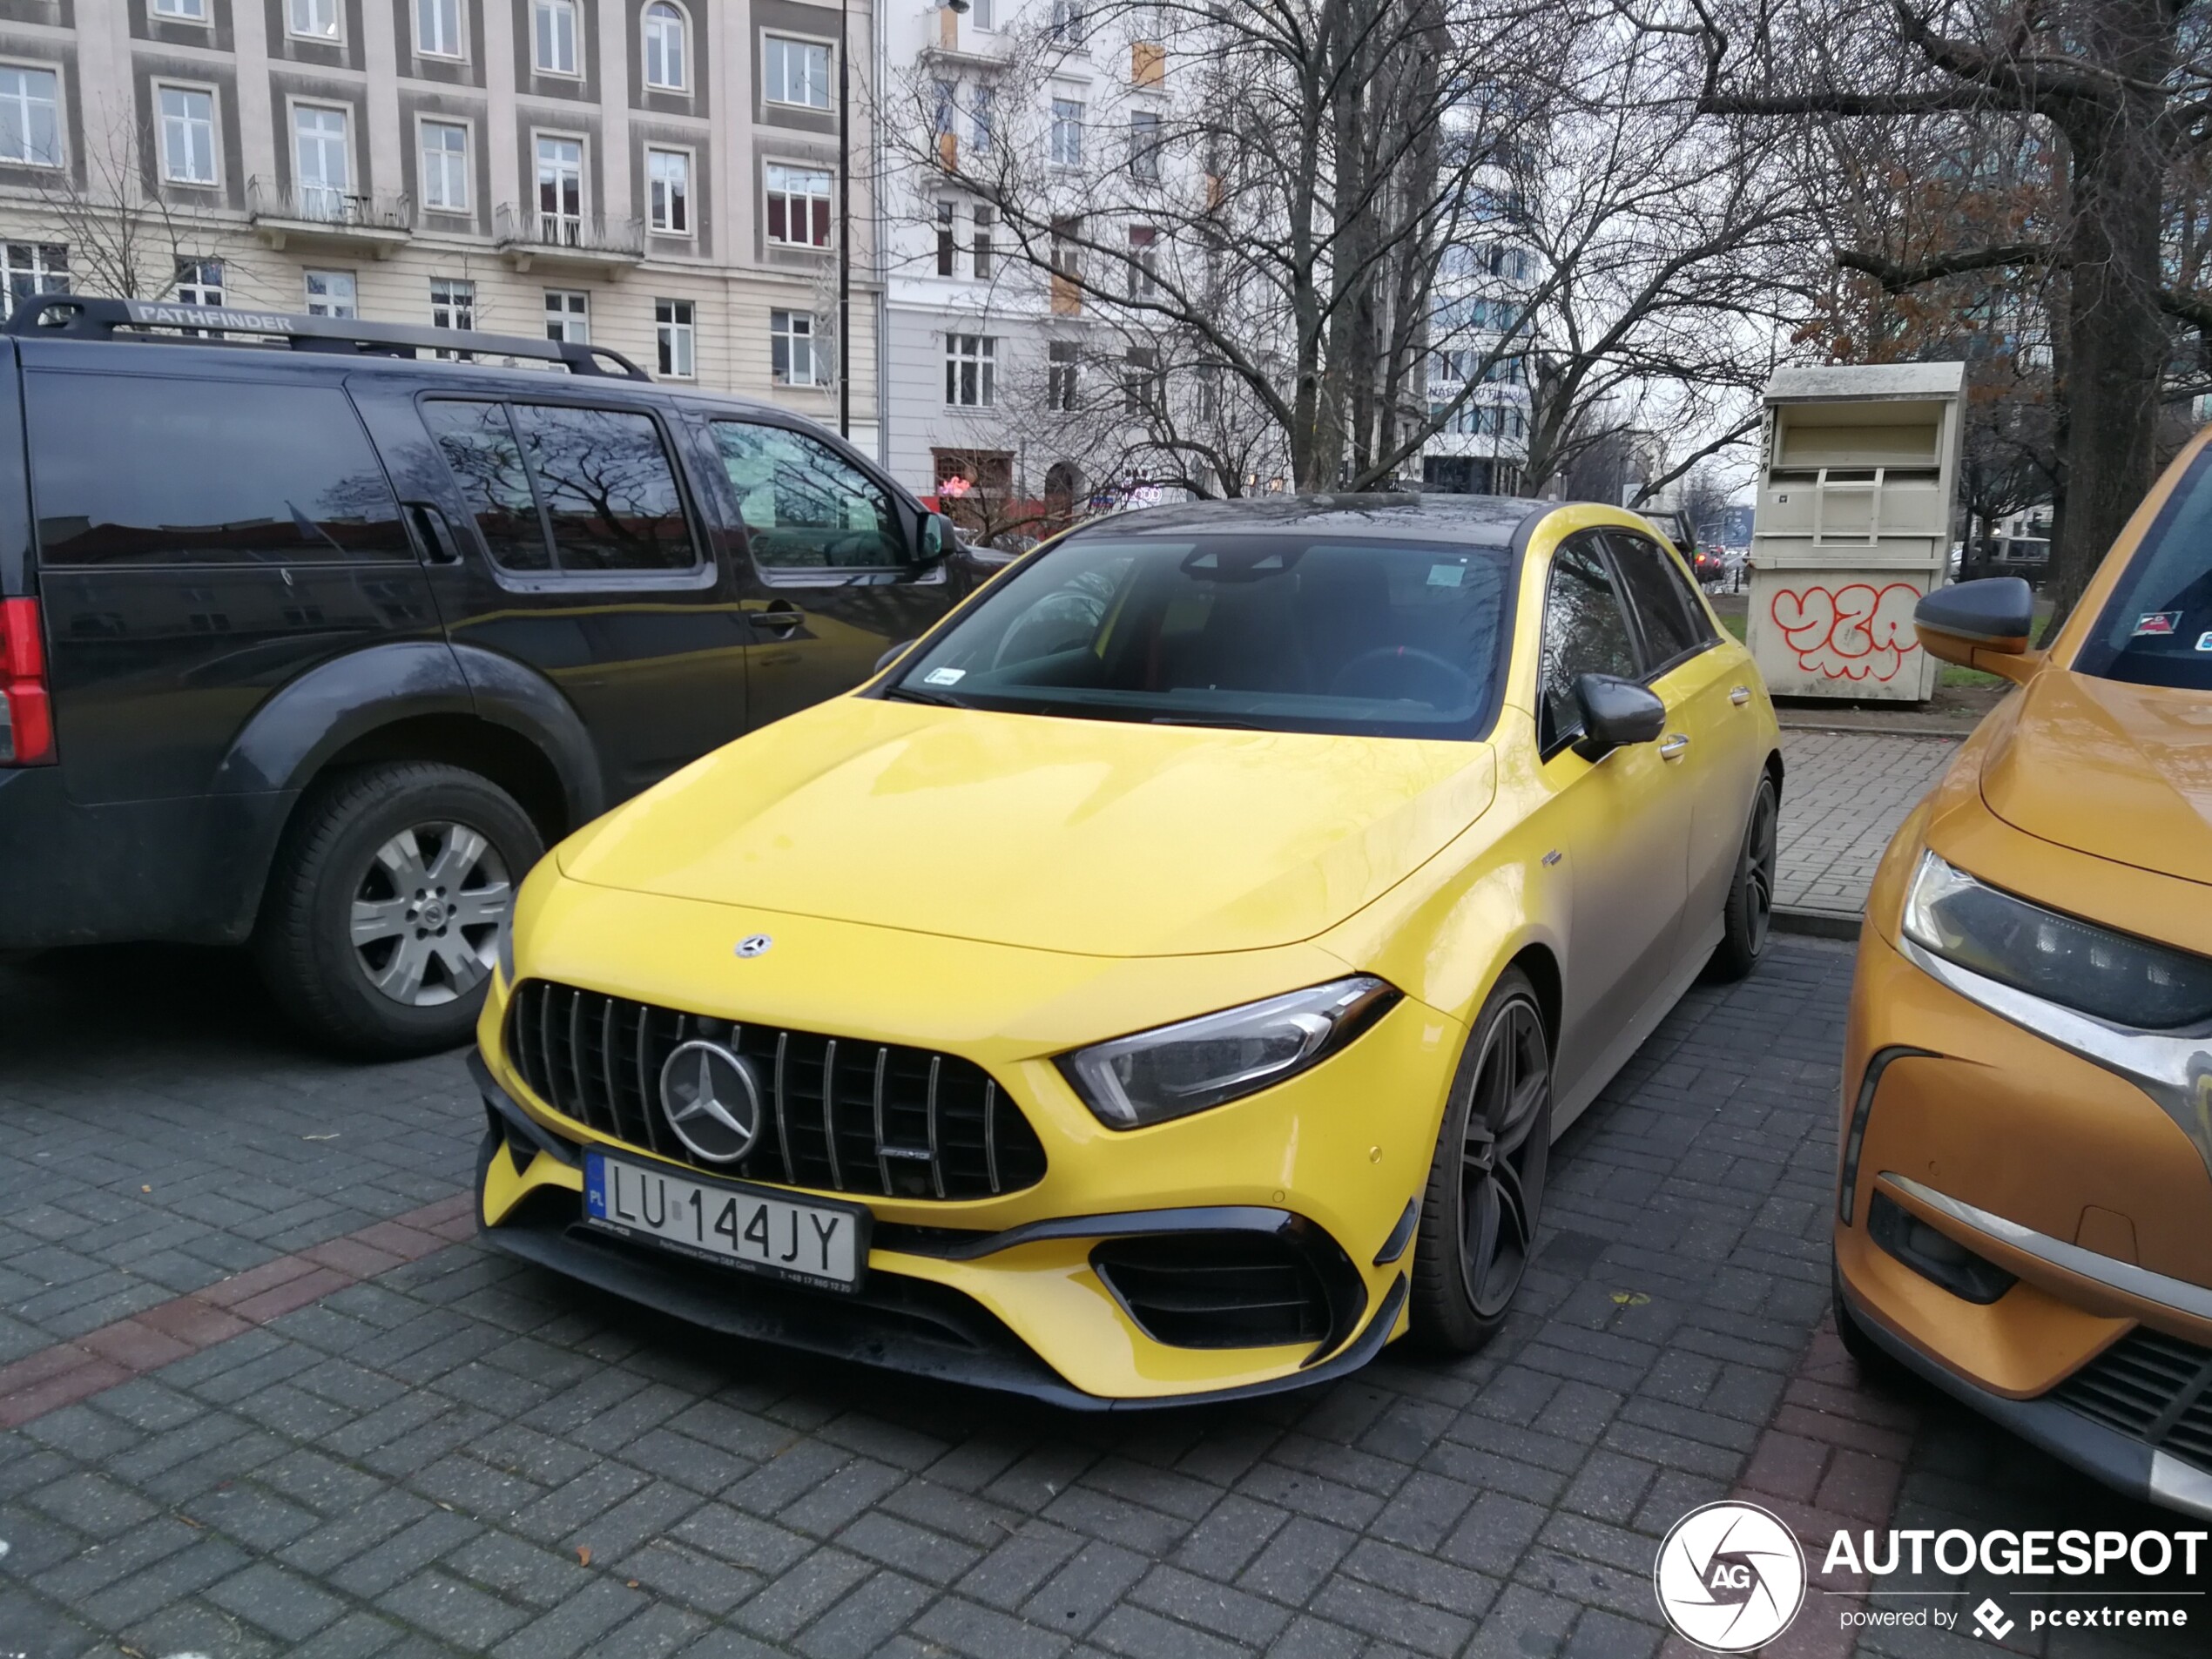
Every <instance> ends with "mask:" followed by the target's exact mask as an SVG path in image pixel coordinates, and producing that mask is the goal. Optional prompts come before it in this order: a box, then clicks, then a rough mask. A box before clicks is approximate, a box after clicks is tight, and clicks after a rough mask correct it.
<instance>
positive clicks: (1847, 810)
mask: <svg viewBox="0 0 2212 1659" xmlns="http://www.w3.org/2000/svg"><path fill="white" fill-rule="evenodd" d="M1958 746H1959V745H1958V743H1957V742H1956V740H1954V739H1952V738H1904V737H1892V736H1889V735H1887V734H1885V733H1863V732H1807V731H1802V730H1794V729H1792V728H1791V727H1788V726H1784V728H1783V732H1782V764H1783V769H1784V779H1783V789H1782V825H1781V832H1782V833H1781V846H1780V849H1779V851H1780V854H1781V864H1782V868H1781V872H1780V880H1778V881H1777V884H1776V888H1775V895H1774V897H1775V902H1776V903H1777V905H1782V906H1786V907H1789V908H1791V909H1793V910H1798V911H1806V912H1811V913H1814V914H1817V915H1822V916H1829V917H1836V918H1854V917H1857V916H1858V914H1860V913H1862V912H1863V911H1864V910H1865V908H1866V889H1867V887H1868V886H1869V885H1870V884H1871V882H1872V881H1873V880H1874V867H1875V866H1876V865H1878V864H1879V863H1880V862H1881V861H1882V851H1883V849H1884V848H1885V847H1886V846H1889V844H1890V837H1891V836H1892V834H1894V833H1896V831H1897V826H1898V825H1899V824H1900V823H1902V822H1903V821H1904V819H1905V814H1906V813H1909V812H1911V811H1912V808H1913V806H1915V805H1917V804H1918V803H1919V799H1920V797H1921V796H1923V795H1925V794H1926V793H1927V792H1928V789H1929V786H1931V785H1932V784H1933V783H1934V782H1935V781H1936V779H1938V778H1939V777H1940V776H1941V775H1942V772H1943V769H1944V767H1945V766H1946V765H1949V764H1950V761H1951V757H1952V752H1954V751H1956V750H1957V748H1958Z"/></svg>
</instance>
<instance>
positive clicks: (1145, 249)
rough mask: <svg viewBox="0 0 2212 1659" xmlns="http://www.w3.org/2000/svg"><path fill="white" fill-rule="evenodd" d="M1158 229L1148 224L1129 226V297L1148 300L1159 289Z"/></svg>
mask: <svg viewBox="0 0 2212 1659" xmlns="http://www.w3.org/2000/svg"><path fill="white" fill-rule="evenodd" d="M1159 241H1160V233H1159V231H1158V230H1157V228H1155V227H1154V226H1150V225H1132V226H1130V227H1129V297H1130V299H1132V300H1150V298H1152V296H1153V295H1154V294H1156V293H1158V292H1159V291H1160V269H1159V265H1158V260H1159V257H1160V253H1159Z"/></svg>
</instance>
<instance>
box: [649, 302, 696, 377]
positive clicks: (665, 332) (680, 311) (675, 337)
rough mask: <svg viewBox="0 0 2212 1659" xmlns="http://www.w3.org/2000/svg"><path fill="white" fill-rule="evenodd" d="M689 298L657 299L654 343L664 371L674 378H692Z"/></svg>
mask: <svg viewBox="0 0 2212 1659" xmlns="http://www.w3.org/2000/svg"><path fill="white" fill-rule="evenodd" d="M691 318H692V312H691V301H690V300H654V301H653V343H654V346H655V348H656V349H657V350H658V353H659V355H660V372H661V373H662V374H665V375H667V376H668V377H669V378H670V379H671V380H679V381H688V380H690V379H691V347H692V345H693V337H694V334H695V330H694V329H693V327H692V322H691Z"/></svg>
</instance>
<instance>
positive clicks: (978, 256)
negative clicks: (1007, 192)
mask: <svg viewBox="0 0 2212 1659" xmlns="http://www.w3.org/2000/svg"><path fill="white" fill-rule="evenodd" d="M997 222H998V219H997V216H996V215H995V214H994V213H993V212H991V210H990V209H989V208H988V207H980V206H979V207H978V208H976V210H975V248H974V252H975V274H976V275H977V276H978V277H988V276H989V275H990V274H991V256H992V254H993V253H995V251H996V250H995V248H994V247H993V246H992V243H991V228H992V226H995V224H997Z"/></svg>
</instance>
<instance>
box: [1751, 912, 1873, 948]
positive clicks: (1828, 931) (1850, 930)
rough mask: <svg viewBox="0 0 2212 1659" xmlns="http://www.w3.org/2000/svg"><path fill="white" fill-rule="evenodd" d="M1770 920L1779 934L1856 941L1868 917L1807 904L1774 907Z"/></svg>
mask: <svg viewBox="0 0 2212 1659" xmlns="http://www.w3.org/2000/svg"><path fill="white" fill-rule="evenodd" d="M1770 920H1771V921H1772V923H1773V927H1774V929H1775V931H1776V932H1777V933H1784V934H1805V935H1807V936H1810V937H1811V938H1814V939H1847V940H1856V939H1857V938H1858V928H1859V924H1860V923H1861V922H1862V921H1865V917H1864V916H1863V915H1861V914H1859V913H1858V911H1856V910H1851V911H1844V910H1815V909H1812V908H1811V907H1807V906H1804V905H1794V904H1778V905H1777V906H1775V907H1774V911H1773V914H1772V917H1771V918H1770Z"/></svg>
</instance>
